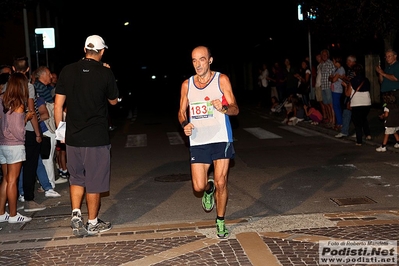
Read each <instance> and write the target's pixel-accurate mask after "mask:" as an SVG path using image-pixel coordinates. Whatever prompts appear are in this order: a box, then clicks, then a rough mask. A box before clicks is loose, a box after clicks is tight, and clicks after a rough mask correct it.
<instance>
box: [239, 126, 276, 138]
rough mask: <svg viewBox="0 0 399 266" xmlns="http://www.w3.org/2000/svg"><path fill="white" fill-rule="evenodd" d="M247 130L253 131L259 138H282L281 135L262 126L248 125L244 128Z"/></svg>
mask: <svg viewBox="0 0 399 266" xmlns="http://www.w3.org/2000/svg"><path fill="white" fill-rule="evenodd" d="M244 130H245V131H247V132H249V133H251V134H252V135H254V136H255V137H257V138H258V139H280V138H282V137H281V136H279V135H276V134H274V133H272V132H270V131H267V130H264V129H263V128H260V127H247V128H244Z"/></svg>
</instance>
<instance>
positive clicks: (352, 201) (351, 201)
mask: <svg viewBox="0 0 399 266" xmlns="http://www.w3.org/2000/svg"><path fill="white" fill-rule="evenodd" d="M330 200H331V201H332V202H334V203H335V204H337V205H338V206H352V205H360V204H374V203H377V202H376V201H375V200H373V199H371V198H369V197H358V198H330Z"/></svg>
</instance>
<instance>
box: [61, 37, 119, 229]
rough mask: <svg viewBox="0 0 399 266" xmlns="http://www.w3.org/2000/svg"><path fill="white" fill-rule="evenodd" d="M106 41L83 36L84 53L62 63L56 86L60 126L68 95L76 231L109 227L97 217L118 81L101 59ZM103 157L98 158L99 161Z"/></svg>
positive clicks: (107, 175) (105, 187)
mask: <svg viewBox="0 0 399 266" xmlns="http://www.w3.org/2000/svg"><path fill="white" fill-rule="evenodd" d="M106 48H108V46H107V45H106V44H105V42H104V40H103V38H101V37H100V36H98V35H91V36H89V37H87V39H86V42H85V45H84V51H85V56H84V57H83V58H82V59H81V60H79V61H78V62H75V63H72V64H69V65H67V66H65V67H64V68H63V69H62V71H61V72H60V75H59V77H58V82H57V87H56V89H55V107H54V117H55V123H56V125H57V127H58V125H59V123H60V122H61V121H62V119H63V111H64V103H65V102H66V101H67V108H68V115H67V116H66V133H65V134H66V136H65V143H66V154H67V160H68V170H69V173H70V177H69V184H70V195H71V205H72V218H71V227H72V229H73V233H74V235H76V236H81V235H88V234H90V235H91V234H96V233H101V232H105V231H108V230H110V229H111V228H112V225H111V223H110V222H104V221H102V220H101V219H99V218H98V214H99V211H100V206H101V193H104V192H108V191H109V189H110V171H111V154H110V150H111V142H110V138H109V132H108V103H110V104H111V105H115V104H117V103H118V95H119V91H118V87H117V84H116V79H115V76H114V74H113V72H112V70H111V69H110V67H109V65H108V64H105V63H102V62H101V59H102V57H103V54H104V52H105V49H106ZM99 162H101V163H99ZM85 194H86V205H87V210H88V221H87V223H86V224H84V223H83V218H82V213H81V206H82V202H83V197H84V195H85Z"/></svg>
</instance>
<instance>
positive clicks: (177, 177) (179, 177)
mask: <svg viewBox="0 0 399 266" xmlns="http://www.w3.org/2000/svg"><path fill="white" fill-rule="evenodd" d="M155 181H159V182H181V181H191V175H189V174H172V175H164V176H158V177H155Z"/></svg>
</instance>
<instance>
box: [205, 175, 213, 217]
mask: <svg viewBox="0 0 399 266" xmlns="http://www.w3.org/2000/svg"><path fill="white" fill-rule="evenodd" d="M208 183H212V184H211V186H212V187H213V190H212V192H211V193H209V194H208V193H206V191H204V195H203V196H202V208H203V209H204V210H205V211H206V212H210V211H211V210H212V209H213V207H214V206H215V197H214V196H213V194H214V193H215V185H214V183H213V180H212V179H209V180H208Z"/></svg>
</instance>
